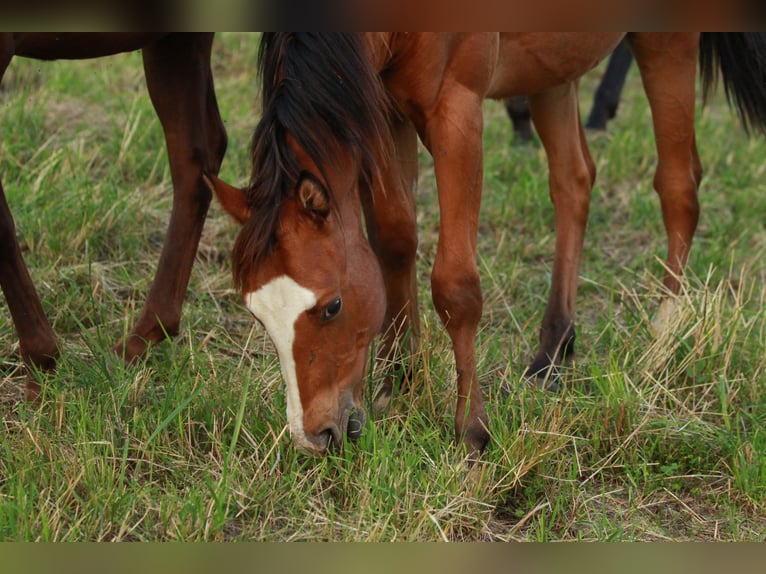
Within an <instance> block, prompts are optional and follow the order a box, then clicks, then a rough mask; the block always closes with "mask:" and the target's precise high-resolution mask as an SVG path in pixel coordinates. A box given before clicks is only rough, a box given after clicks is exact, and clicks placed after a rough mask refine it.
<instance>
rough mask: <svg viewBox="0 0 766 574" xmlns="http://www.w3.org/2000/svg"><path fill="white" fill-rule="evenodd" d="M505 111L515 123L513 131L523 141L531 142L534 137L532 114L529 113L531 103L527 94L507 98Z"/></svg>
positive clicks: (512, 122)
mask: <svg viewBox="0 0 766 574" xmlns="http://www.w3.org/2000/svg"><path fill="white" fill-rule="evenodd" d="M505 111H506V112H508V117H509V118H511V124H513V133H514V134H515V135H517V136H519V138H521V141H522V142H523V143H528V142H531V141H532V140H533V139H534V136H533V135H532V121H531V118H532V116H531V115H530V113H529V103H528V102H527V97H526V96H514V97H512V98H508V99H507V100H505Z"/></svg>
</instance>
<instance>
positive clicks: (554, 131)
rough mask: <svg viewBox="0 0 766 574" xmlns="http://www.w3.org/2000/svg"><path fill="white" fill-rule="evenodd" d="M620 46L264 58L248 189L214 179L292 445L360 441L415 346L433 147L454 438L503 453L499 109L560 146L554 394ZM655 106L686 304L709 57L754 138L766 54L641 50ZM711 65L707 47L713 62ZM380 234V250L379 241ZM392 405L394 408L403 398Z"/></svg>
mask: <svg viewBox="0 0 766 574" xmlns="http://www.w3.org/2000/svg"><path fill="white" fill-rule="evenodd" d="M623 37H624V34H619V33H561V34H558V33H519V34H496V33H466V34H447V33H443V34H442V33H397V34H386V33H367V34H298V33H278V34H268V35H265V36H264V38H263V40H262V46H261V52H260V56H259V67H260V71H261V74H262V78H263V118H262V119H261V121H260V123H259V124H258V127H257V128H256V131H255V134H254V140H253V168H252V179H251V182H250V184H249V187H248V188H247V189H246V190H244V191H241V190H237V189H235V188H233V187H231V186H228V185H227V184H225V183H224V182H222V181H220V180H218V179H217V178H216V177H214V176H211V177H210V178H209V182H210V185H211V187H212V188H214V189H215V191H216V192H217V194H218V196H219V199H220V201H221V203H222V204H223V206H224V207H225V208H226V209H227V211H228V212H229V213H231V214H232V215H233V216H234V217H235V218H236V219H237V220H238V221H240V222H241V223H242V224H243V228H242V230H241V232H240V234H239V237H238V239H237V241H236V244H235V246H234V250H233V266H234V276H235V280H236V281H237V283H238V286H239V287H240V288H241V290H242V292H243V294H244V301H245V304H246V306H247V307H248V309H249V310H250V311H251V312H252V313H253V314H254V315H255V317H256V318H257V319H259V320H260V321H261V322H262V323H263V324H264V325H265V327H266V329H267V330H268V332H269V334H270V336H271V337H272V339H273V341H274V343H275V346H276V348H277V350H278V353H279V357H280V362H281V368H282V372H283V376H284V378H285V381H286V383H287V417H288V422H289V425H290V429H291V431H292V434H293V437H294V440H295V441H296V442H297V443H298V444H299V445H300V446H302V447H304V448H306V449H309V450H311V451H314V452H320V453H321V452H324V451H325V449H326V448H327V447H328V445H330V444H335V445H340V444H342V441H343V436H344V434H346V433H348V434H349V435H350V436H352V437H353V436H355V435H356V434H357V433H358V432H359V424H360V422H361V421H362V420H363V419H364V417H363V412H362V409H361V392H362V385H361V379H362V375H363V370H364V366H365V363H366V357H367V353H368V347H369V343H370V341H371V339H372V338H373V337H374V336H375V335H376V334H377V333H378V332H379V331H380V330H381V329H382V330H383V332H385V333H386V334H387V336H386V339H385V342H384V345H383V348H382V356H384V357H385V358H391V356H390V355H391V353H393V349H394V348H395V345H394V339H395V338H396V337H398V336H405V335H409V339H408V340H409V342H410V343H409V344H410V345H413V344H414V341H415V338H416V337H417V334H418V331H419V326H418V313H417V301H416V288H415V287H416V286H415V279H416V274H415V253H416V248H417V229H416V219H415V200H414V185H415V181H416V174H417V148H416V143H417V137H418V136H419V137H420V139H421V140H422V142H423V143H424V144H425V146H426V147H427V148H428V150H429V152H430V153H431V155H432V156H433V161H434V169H435V174H436V180H437V187H438V196H439V211H440V228H439V241H438V247H437V252H436V258H435V261H434V266H433V270H432V274H431V290H432V298H433V303H434V305H435V307H436V310H437V312H438V314H439V316H440V318H441V320H442V321H443V323H444V325H445V326H446V329H447V331H448V333H449V336H450V338H451V341H452V345H453V350H454V356H455V363H456V367H457V387H458V393H457V407H456V415H455V432H456V437H457V439H458V440H462V441H463V442H464V444H465V446H466V447H467V449H468V451H469V453H476V452H478V451H481V450H482V449H483V448H484V447H485V445H486V443H487V441H488V440H489V434H488V431H487V414H486V411H485V408H484V403H483V399H482V394H481V391H480V389H479V384H478V381H477V372H476V357H475V339H476V332H477V326H478V324H479V321H480V318H481V314H482V293H481V289H480V282H479V271H478V268H477V264H476V244H477V226H478V220H479V204H480V199H481V192H482V170H483V164H482V125H483V123H482V101H483V100H484V99H485V98H508V97H511V96H515V95H519V94H528V95H529V102H530V109H531V112H532V117H533V120H534V122H535V127H536V128H537V130H538V133H539V135H540V138H541V140H542V143H543V145H544V147H545V150H546V153H547V157H548V164H549V169H550V173H549V180H550V195H551V198H552V200H553V205H554V209H555V216H556V248H555V249H556V253H555V258H554V265H553V275H552V287H551V292H550V298H549V301H548V306H547V309H546V311H545V315H544V318H543V323H542V327H541V332H540V347H539V350H538V352H537V354H536V356H535V357H534V358H533V360H532V363H531V366H530V367H529V368H528V369H527V372H526V375H527V376H528V377H530V378H532V379H535V378H536V379H540V380H544V379H546V378H547V377H548V376H549V375H550V374H551V372H552V371H555V367H556V365H558V364H560V363H561V362H562V361H564V360H565V359H566V358H567V357H569V356H571V354H572V352H573V345H574V339H575V330H574V310H575V294H576V291H577V276H578V268H579V263H580V256H581V251H582V246H583V240H584V235H585V225H586V221H587V216H588V207H589V201H590V192H591V187H592V185H593V182H594V178H595V175H596V174H595V171H596V170H595V166H594V163H593V161H592V159H591V156H590V153H589V152H588V148H587V145H586V141H585V137H584V134H583V129H582V126H581V122H580V117H579V112H578V102H577V89H576V82H577V79H578V78H579V77H580V76H581V75H582V74H584V73H585V72H587V71H588V70H590V69H591V68H592V67H593V66H595V65H596V64H597V63H598V61H599V60H601V59H602V58H604V57H605V56H607V55H608V54H609V53H610V52H611V51H612V50H613V49H614V48H615V46H617V44H618V43H619V42H620V41H621V40H622V39H623ZM627 41H628V42H629V44H630V45H631V48H632V50H633V53H634V55H635V58H636V61H637V63H638V65H639V68H640V71H641V75H642V79H643V83H644V88H645V91H646V94H647V96H648V98H649V102H650V104H651V110H652V116H653V121H654V129H655V137H656V142H657V151H658V156H659V157H658V163H657V172H656V175H655V178H654V184H655V189H656V191H657V193H658V194H659V196H660V199H661V207H662V215H663V219H664V223H665V227H666V231H667V238H668V254H667V273H666V276H665V279H664V283H665V286H666V288H667V291H668V292H669V293H673V292H676V291H677V290H678V287H679V277H680V275H681V273H682V270H683V268H684V265H685V263H686V261H687V257H688V254H689V249H690V247H691V243H692V237H693V235H694V231H695V227H696V224H697V217H698V211H699V207H698V202H697V188H698V186H699V183H700V178H701V175H702V168H701V166H700V160H699V156H698V154H697V146H696V142H695V135H694V104H695V79H696V63H697V56H698V53H699V54H700V58H701V61H702V70H703V76H704V80H705V85H706V86H708V85H710V84H711V81H712V79H713V78H714V76H715V70H716V66H715V64H716V63H717V62H716V61H715V59H716V58H718V59H722V61H723V65H722V66H721V68H722V70H723V75H724V80H725V81H726V86H727V90H729V89H731V90H732V91H731V92H730V95H732V96H733V99H734V100H735V101H736V103H737V105H738V108H739V111H740V113H741V115H742V116H743V118H744V119H746V120H748V121H749V122H750V123H751V124H752V125H756V126H759V127H762V126H763V125H766V121H765V120H766V105H765V104H764V102H766V90H765V89H764V86H765V85H766V82H765V81H764V64H763V63H764V61H766V60H764V59H763V55H764V53H766V50H764V45H766V43H764V41H763V37H761V36H758V35H744V34H743V35H736V34H732V35H725V36H723V35H719V36H716V35H713V36H710V35H703V36H702V39H701V38H700V34H696V33H641V34H631V35H628V37H627ZM700 47H701V48H702V49H701V50H700ZM365 226H366V231H367V234H366V235H365ZM390 384H391V382H390V380H389V381H387V385H388V388H387V389H384V391H383V394H384V395H385V394H386V393H387V392H388V393H390Z"/></svg>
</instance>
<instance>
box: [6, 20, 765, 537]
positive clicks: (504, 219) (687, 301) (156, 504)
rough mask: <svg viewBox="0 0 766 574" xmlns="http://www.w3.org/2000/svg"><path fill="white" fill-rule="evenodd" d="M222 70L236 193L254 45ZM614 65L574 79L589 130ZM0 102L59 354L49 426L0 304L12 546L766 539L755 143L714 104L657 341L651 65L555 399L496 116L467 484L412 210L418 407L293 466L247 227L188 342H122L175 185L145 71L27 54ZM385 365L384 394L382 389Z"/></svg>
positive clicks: (707, 114) (221, 227)
mask: <svg viewBox="0 0 766 574" xmlns="http://www.w3.org/2000/svg"><path fill="white" fill-rule="evenodd" d="M221 40H222V41H221V42H219V44H218V46H217V48H216V51H215V62H214V65H215V72H216V81H217V84H216V85H217V91H218V96H219V102H220V104H221V108H222V113H223V116H224V119H225V122H226V126H227V130H228V132H229V138H230V139H229V141H230V144H229V151H228V153H227V157H226V160H225V162H224V167H223V176H224V177H225V178H226V179H228V180H231V181H233V182H235V183H241V182H243V181H244V180H245V179H246V178H247V177H248V175H249V172H248V159H247V150H248V146H249V141H250V136H251V134H252V130H253V128H254V126H255V123H256V122H257V119H258V110H257V86H256V79H255V77H254V72H253V70H254V67H255V66H254V58H255V46H256V40H255V38H253V37H251V36H248V35H240V34H226V35H223V37H222V38H221ZM600 70H601V68H599V70H598V71H596V72H594V73H593V74H591V75H589V76H588V78H586V81H585V82H584V83H583V84H584V85H583V90H582V94H583V96H582V99H583V109H584V110H585V111H586V112H587V107H588V106H589V105H590V101H591V94H592V91H593V88H594V86H595V82H596V81H597V79H598V76H599V74H600ZM4 86H5V90H4V91H3V92H1V93H0V103H2V113H1V114H0V134H1V137H2V140H0V172H1V173H2V178H3V185H4V188H5V191H6V194H7V197H8V200H9V203H10V204H11V208H12V209H13V212H14V215H15V218H16V223H17V227H18V233H19V237H20V238H21V240H22V241H23V244H24V246H25V250H26V253H25V255H26V259H27V263H28V265H29V267H30V271H31V273H32V275H33V278H34V280H35V282H36V285H37V287H38V290H39V292H40V295H41V298H42V300H43V304H44V307H45V309H46V312H47V314H48V317H49V318H50V320H51V321H52V323H53V325H54V328H55V330H56V332H57V334H58V335H59V337H60V339H61V343H62V346H63V353H62V357H61V362H60V366H59V370H58V372H57V373H55V374H52V375H47V376H46V377H45V378H44V383H45V384H44V394H43V400H42V404H41V406H39V407H31V406H28V405H25V404H24V403H23V402H22V401H21V393H22V389H23V383H24V370H23V365H22V364H21V361H20V359H19V356H18V348H17V341H16V337H15V333H14V331H13V327H12V325H11V322H10V316H9V313H8V310H7V307H6V306H5V305H1V306H0V416H1V417H2V427H0V540H59V541H64V540H70V541H71V540H245V539H247V540H252V539H257V540H375V541H380V540H443V539H447V540H596V539H597V540H689V539H693V540H761V539H763V538H764V532H765V530H764V528H765V526H766V512H765V511H764V504H765V503H766V463H765V462H764V460H766V457H764V451H765V450H766V431H764V428H766V424H764V423H766V388H765V387H766V353H765V352H764V349H766V287H764V284H766V281H765V280H766V265H765V264H764V263H763V261H765V260H766V257H764V255H766V219H764V214H766V185H764V183H763V175H764V172H766V145H764V142H763V141H762V140H757V139H750V138H748V137H746V136H745V135H744V133H743V132H742V130H741V129H740V128H739V126H738V124H737V121H736V119H735V117H734V115H733V113H731V112H730V111H729V109H728V107H727V106H726V104H725V101H724V99H723V97H722V95H721V94H720V93H719V94H718V95H717V97H716V98H714V100H713V101H712V102H710V104H709V106H707V107H706V108H705V109H704V110H700V115H699V117H698V121H697V125H698V130H699V131H698V142H699V144H700V153H701V155H702V159H703V165H704V166H705V178H704V181H703V186H702V190H701V193H700V198H701V204H702V207H703V211H702V216H701V220H700V226H699V233H698V235H697V238H696V243H695V246H694V249H693V252H692V258H691V263H690V271H689V277H688V280H687V282H686V284H685V289H684V291H683V293H682V296H681V297H680V299H679V307H678V310H677V313H676V315H675V319H674V323H673V328H672V329H670V330H669V331H667V332H665V333H664V334H661V335H658V336H655V335H654V334H653V332H652V330H651V320H652V317H653V314H654V312H655V311H656V308H657V300H658V294H659V292H660V282H659V278H660V277H661V273H662V263H661V260H662V257H663V256H664V243H665V240H664V232H663V228H662V222H661V217H660V212H659V202H658V200H657V197H656V195H655V193H654V192H653V190H652V187H651V180H652V175H653V168H654V163H655V155H654V143H653V137H652V133H651V129H650V116H649V112H648V107H647V104H646V100H645V97H644V96H643V94H642V92H641V88H640V81H639V79H638V76H637V74H636V72H635V70H633V71H632V73H631V76H630V77H629V79H628V84H627V87H626V93H625V97H624V99H623V102H622V104H621V107H620V110H619V114H618V118H617V120H616V121H614V122H612V123H611V124H610V126H609V131H608V133H607V134H605V135H603V134H599V135H591V136H589V137H590V143H591V150H592V152H593V155H594V158H595V160H596V163H597V166H598V172H599V175H598V179H597V185H596V189H595V190H594V192H593V201H592V207H591V216H590V219H589V228H588V235H587V238H586V248H585V252H584V256H583V264H582V269H581V282H580V291H579V298H578V343H577V344H578V348H577V356H576V359H575V361H574V363H573V364H572V365H571V368H570V369H569V370H568V371H567V374H566V376H565V379H564V385H563V390H562V392H560V393H558V394H553V393H543V392H539V391H536V390H532V389H528V388H526V387H525V386H523V385H521V384H520V379H521V375H522V373H523V370H524V367H525V366H526V363H527V361H529V360H530V358H531V356H532V353H533V352H534V350H535V349H536V344H537V331H538V327H539V323H540V320H541V318H542V313H543V309H544V305H545V301H546V297H547V290H548V283H549V280H550V264H551V260H552V254H553V242H554V235H553V210H552V207H551V205H550V201H549V199H548V192H547V173H546V167H545V165H546V164H545V157H544V154H543V152H542V151H541V149H540V147H539V146H537V147H534V146H532V147H521V146H518V145H510V141H511V137H512V136H511V131H510V124H509V122H508V121H507V119H506V118H505V116H504V111H503V109H502V107H501V105H500V104H498V103H495V102H489V103H487V105H486V130H485V142H486V145H485V149H486V152H485V156H486V170H485V171H486V174H485V199H484V204H483V206H482V213H483V217H482V224H481V235H480V239H479V246H480V261H479V263H480V269H481V272H482V280H483V288H484V298H485V309H484V320H483V321H482V324H481V330H480V333H479V341H478V357H479V372H480V380H481V384H482V386H483V389H484V394H485V397H486V399H487V408H488V411H489V415H490V426H491V428H490V431H491V435H492V441H491V443H490V445H489V447H488V449H487V451H486V453H485V455H484V460H483V462H482V463H481V464H479V465H474V466H473V467H469V466H466V465H465V464H464V462H463V460H462V459H461V457H460V453H459V450H458V449H456V448H455V445H454V444H453V442H452V441H453V438H452V432H453V431H452V424H453V423H452V413H453V409H454V400H455V374H454V367H453V363H452V358H451V353H450V351H449V342H448V339H447V337H446V335H445V333H444V330H443V329H442V328H441V325H440V324H439V321H438V318H437V317H436V315H435V314H434V312H433V309H432V307H431V304H430V296H429V294H428V291H427V287H428V280H427V278H428V274H429V272H430V263H431V261H432V260H433V255H434V249H435V244H436V237H435V231H436V229H437V222H436V219H435V216H436V212H437V209H436V197H435V184H434V179H433V173H432V171H431V170H430V169H429V168H430V165H431V161H430V159H429V158H428V157H427V156H426V155H425V154H424V155H423V157H422V170H421V176H420V186H419V187H420V191H419V195H418V201H419V208H420V233H421V236H420V239H421V246H420V259H419V265H420V273H421V277H422V281H421V314H422V321H423V326H424V328H423V341H422V346H421V349H420V350H419V352H418V356H417V357H415V358H414V360H415V364H416V365H418V367H417V371H416V376H415V380H414V385H413V389H412V391H411V392H410V393H409V394H407V395H397V396H395V397H394V398H393V400H392V402H391V405H390V407H389V409H388V410H387V411H386V412H385V413H384V414H382V415H379V416H377V417H373V418H371V420H370V421H369V422H368V424H367V427H366V429H365V433H364V435H363V437H362V438H361V439H360V441H359V442H358V443H357V444H356V445H349V446H348V448H347V449H345V451H344V452H343V453H342V454H340V455H335V456H329V457H327V458H323V459H316V458H312V457H308V456H306V455H303V454H300V453H298V452H296V451H295V449H294V448H293V447H292V445H291V443H290V440H289V436H288V434H287V432H286V429H285V400H284V394H283V384H282V382H281V378H280V373H279V366H278V363H277V360H276V356H275V353H274V351H273V348H272V347H271V344H270V342H269V341H268V338H267V337H266V336H265V334H264V332H263V330H262V329H261V328H259V327H258V326H257V325H256V324H255V323H254V322H253V321H252V319H251V318H250V317H249V315H248V313H247V312H246V311H245V309H244V308H243V306H242V305H241V303H240V302H239V299H238V296H237V294H236V293H235V292H234V291H233V285H232V282H231V277H230V270H229V261H228V253H229V250H230V248H231V245H232V243H233V240H234V237H235V234H236V231H237V230H236V226H235V225H234V224H233V223H231V222H230V221H229V219H228V217H227V216H226V215H225V214H223V212H222V210H221V209H220V208H219V207H218V206H217V205H213V207H212V208H211V213H210V217H209V219H208V221H207V223H206V228H205V234H204V237H203V239H202V242H201V247H200V252H199V255H198V258H197V263H196V265H195V269H194V271H193V273H192V279H191V283H190V286H189V290H188V295H187V302H186V305H185V312H184V321H183V324H182V330H181V333H180V335H179V336H178V337H177V338H176V340H175V341H174V342H173V343H172V344H163V345H160V346H157V347H156V348H154V349H153V350H152V352H151V353H150V354H149V355H148V356H147V357H146V359H145V360H144V361H143V362H142V363H141V364H139V365H137V366H134V367H126V366H124V365H121V364H120V363H118V362H116V361H115V360H114V358H113V357H112V355H111V354H110V351H109V349H110V347H111V346H112V345H113V344H114V343H115V341H117V340H118V339H119V338H120V336H121V334H122V333H124V332H125V331H126V330H127V329H128V328H129V326H130V325H131V324H132V322H133V321H134V320H135V318H136V317H137V314H138V310H139V309H140V305H141V302H142V301H143V298H144V296H145V294H146V291H147V289H148V285H149V281H150V280H151V277H152V276H153V273H154V268H155V265H156V262H157V259H158V256H159V250H160V246H161V241H162V237H163V233H164V227H165V225H166V221H167V217H168V215H169V208H170V195H171V186H170V178H169V171H168V168H167V164H166V160H165V152H164V142H163V139H162V133H161V130H160V127H159V125H158V122H157V120H156V119H155V117H154V113H153V111H152V109H151V105H150V103H149V99H148V96H147V95H146V93H145V88H144V83H143V79H142V71H141V61H140V56H139V55H138V54H130V55H124V56H118V57H114V58H110V59H104V60H98V61H89V62H56V63H39V62H34V61H28V60H21V59H17V60H14V62H13V63H12V65H11V68H10V70H9V72H8V74H7V77H6V79H5V81H4ZM381 376H382V370H381V368H380V367H376V368H375V369H374V370H373V371H372V373H371V374H370V375H369V380H368V382H367V385H368V386H369V387H370V388H372V387H373V386H374V384H375V382H376V381H377V380H378V378H379V377H381Z"/></svg>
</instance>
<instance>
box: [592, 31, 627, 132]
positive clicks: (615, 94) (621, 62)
mask: <svg viewBox="0 0 766 574" xmlns="http://www.w3.org/2000/svg"><path fill="white" fill-rule="evenodd" d="M631 63H633V54H632V53H631V51H630V47H629V46H628V45H627V44H626V43H625V42H624V41H623V42H620V43H619V44H618V45H617V47H616V48H615V49H614V52H612V55H611V56H610V57H609V62H608V63H607V65H606V70H605V71H604V75H603V77H602V78H601V82H599V84H598V88H596V95H595V96H594V97H593V107H592V108H591V109H590V114H589V115H588V121H587V122H586V124H585V127H586V128H588V129H592V130H605V129H606V123H607V121H609V120H611V119H614V117H615V115H617V107H618V106H619V105H620V94H622V88H623V87H624V86H625V78H627V77H628V71H629V70H630V65H631Z"/></svg>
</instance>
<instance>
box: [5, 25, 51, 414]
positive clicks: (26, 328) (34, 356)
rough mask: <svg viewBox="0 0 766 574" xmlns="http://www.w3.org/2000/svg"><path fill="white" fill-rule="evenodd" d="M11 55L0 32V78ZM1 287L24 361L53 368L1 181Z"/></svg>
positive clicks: (33, 384)
mask: <svg viewBox="0 0 766 574" xmlns="http://www.w3.org/2000/svg"><path fill="white" fill-rule="evenodd" d="M12 57H13V39H12V34H1V35H0V81H1V80H2V78H3V75H4V74H5V70H6V68H7V67H8V64H9V63H10V61H11V58H12ZM0 288H2V291H3V293H4V294H5V300H6V301H7V302H8V308H9V309H10V311H11V317H12V318H13V323H14V325H15V326H16V332H17V334H18V336H19V350H20V351H21V357H22V359H23V360H24V362H25V363H26V364H27V365H30V366H32V367H34V368H37V369H41V370H52V369H54V368H55V366H56V357H57V356H58V345H57V343H56V335H55V334H54V333H53V329H52V328H51V325H50V323H49V322H48V319H47V318H46V317H45V312H44V311H43V306H42V304H41V303H40V298H39V297H38V295H37V291H36V290H35V286H34V284H33V283H32V278H31V277H30V276H29V270H28V269H27V266H26V264H25V263H24V258H23V256H22V254H21V249H20V247H19V242H18V240H17V239H16V226H15V224H14V223H13V216H12V215H11V210H10V207H8V202H7V201H6V199H5V192H4V191H3V186H2V184H0ZM32 375H33V374H32V373H29V377H28V378H27V384H26V398H27V399H28V400H35V399H36V398H37V397H38V395H39V393H40V385H39V384H38V383H37V381H35V380H33V379H32Z"/></svg>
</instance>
